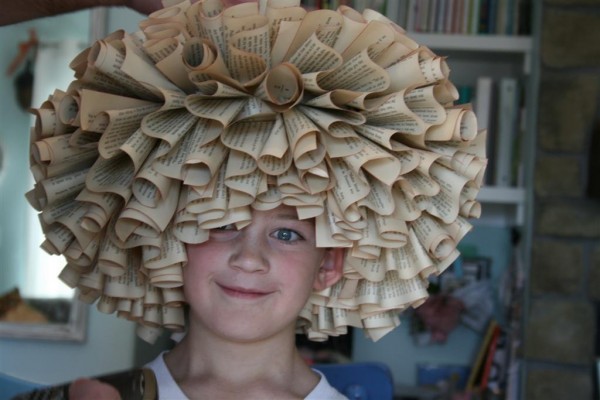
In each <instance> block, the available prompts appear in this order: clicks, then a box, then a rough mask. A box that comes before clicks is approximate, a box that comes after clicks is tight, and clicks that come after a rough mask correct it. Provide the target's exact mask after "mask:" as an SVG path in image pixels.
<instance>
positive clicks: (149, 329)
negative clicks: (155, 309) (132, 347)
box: [135, 325, 162, 344]
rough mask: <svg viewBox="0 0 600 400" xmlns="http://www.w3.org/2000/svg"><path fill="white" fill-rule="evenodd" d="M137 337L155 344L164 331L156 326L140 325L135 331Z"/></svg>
mask: <svg viewBox="0 0 600 400" xmlns="http://www.w3.org/2000/svg"><path fill="white" fill-rule="evenodd" d="M135 333H136V335H137V336H138V337H139V338H141V339H142V340H144V341H145V342H147V343H150V344H154V343H155V342H156V340H157V339H158V337H159V336H160V334H161V333H162V329H160V328H157V327H154V326H146V325H138V326H137V327H136V330H135Z"/></svg>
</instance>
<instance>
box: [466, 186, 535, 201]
mask: <svg viewBox="0 0 600 400" xmlns="http://www.w3.org/2000/svg"><path fill="white" fill-rule="evenodd" d="M477 198H478V199H479V201H480V202H482V203H495V204H512V205H521V204H524V203H525V189H523V188H515V187H497V186H484V187H482V188H481V190H480V191H479V196H478V197H477Z"/></svg>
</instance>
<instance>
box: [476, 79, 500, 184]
mask: <svg viewBox="0 0 600 400" xmlns="http://www.w3.org/2000/svg"><path fill="white" fill-rule="evenodd" d="M473 108H474V111H475V115H476V116H477V124H478V128H479V129H486V130H487V147H486V153H487V157H488V166H487V168H486V175H485V176H486V178H485V180H486V184H493V177H494V171H495V168H494V160H495V157H494V149H495V146H494V142H495V130H496V129H495V122H496V120H495V118H494V117H495V115H496V90H495V84H494V80H493V79H492V78H491V77H489V76H480V77H478V78H477V82H476V85H475V97H474V100H473Z"/></svg>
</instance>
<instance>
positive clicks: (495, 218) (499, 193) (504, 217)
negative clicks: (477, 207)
mask: <svg viewBox="0 0 600 400" xmlns="http://www.w3.org/2000/svg"><path fill="white" fill-rule="evenodd" d="M477 200H478V201H479V202H480V203H481V209H482V213H481V218H480V219H479V220H476V221H473V222H474V225H478V224H482V225H493V226H521V225H523V223H524V221H525V189H524V188H515V187H492V186H484V187H482V188H481V190H480V191H479V195H478V196H477Z"/></svg>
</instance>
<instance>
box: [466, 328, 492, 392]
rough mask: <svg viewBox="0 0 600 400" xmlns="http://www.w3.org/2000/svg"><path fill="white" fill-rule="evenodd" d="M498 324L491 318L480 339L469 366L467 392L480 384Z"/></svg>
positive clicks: (475, 388)
mask: <svg viewBox="0 0 600 400" xmlns="http://www.w3.org/2000/svg"><path fill="white" fill-rule="evenodd" d="M499 329H500V328H499V325H498V323H497V322H496V321H495V320H491V321H490V323H489V324H488V328H487V330H486V332H485V335H484V336H483V339H482V340H481V345H480V346H479V349H478V351H477V355H476V357H475V361H474V362H473V365H472V367H471V373H470V374H469V379H468V380H467V387H466V389H467V392H473V391H475V390H477V388H479V387H480V386H481V382H482V378H483V374H484V370H485V367H486V361H487V358H488V357H487V356H488V354H489V352H490V347H491V346H492V341H493V338H494V335H496V334H497V332H498V330H499Z"/></svg>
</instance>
